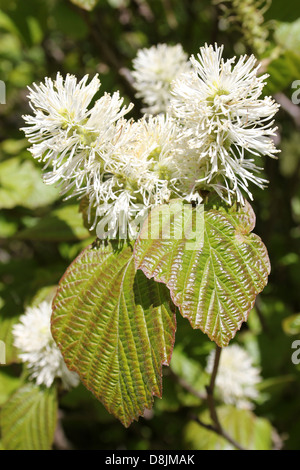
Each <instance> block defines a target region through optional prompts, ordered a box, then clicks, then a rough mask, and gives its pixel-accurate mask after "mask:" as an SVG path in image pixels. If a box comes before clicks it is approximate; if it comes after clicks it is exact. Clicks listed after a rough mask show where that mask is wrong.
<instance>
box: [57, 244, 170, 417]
mask: <svg viewBox="0 0 300 470" xmlns="http://www.w3.org/2000/svg"><path fill="white" fill-rule="evenodd" d="M169 302H170V297H169V293H168V290H167V289H166V288H165V287H164V286H162V285H159V284H157V283H155V282H153V281H152V280H149V279H147V277H146V276H144V274H143V273H142V272H141V271H139V272H136V270H135V266H134V260H133V255H132V247H131V246H128V245H126V246H124V247H123V248H122V249H121V250H119V251H117V250H113V248H112V246H111V245H106V246H105V245H102V244H101V245H100V246H99V247H94V248H93V247H89V248H87V249H86V250H84V251H83V252H82V253H81V254H80V255H79V257H78V258H77V259H76V260H75V261H74V262H73V263H72V264H71V266H70V267H69V268H68V270H67V272H66V273H65V275H64V277H63V278H62V280H61V282H60V285H59V288H58V292H57V296H56V298H55V299H54V309H53V316H52V334H53V337H54V339H55V340H56V342H57V344H58V346H59V347H60V349H61V351H62V354H63V356H64V359H65V361H66V363H67V365H68V367H69V369H71V370H74V371H76V372H77V373H78V374H79V376H80V378H81V380H82V382H83V383H84V385H85V386H86V387H87V388H88V389H89V390H91V391H92V392H93V393H94V394H95V396H96V397H97V398H98V399H99V400H100V401H101V402H102V403H103V404H104V406H105V407H106V408H107V410H108V411H109V412H110V413H112V414H113V415H115V416H116V417H117V418H118V419H119V420H120V421H121V422H122V423H123V424H124V425H125V426H129V424H130V423H131V422H132V421H133V420H134V419H137V418H138V416H140V415H142V414H143V413H144V410H145V409H146V408H150V407H151V406H152V402H153V396H154V395H155V396H161V393H162V384H161V382H162V378H161V375H162V364H165V365H167V364H169V362H170V359H171V354H172V349H173V344H174V335H175V327H176V323H175V314H174V312H172V310H171V308H170V303H169Z"/></svg>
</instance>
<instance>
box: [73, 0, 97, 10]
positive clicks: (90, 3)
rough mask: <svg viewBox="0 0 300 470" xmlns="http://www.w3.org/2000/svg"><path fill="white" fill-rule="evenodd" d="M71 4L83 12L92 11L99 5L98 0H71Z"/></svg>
mask: <svg viewBox="0 0 300 470" xmlns="http://www.w3.org/2000/svg"><path fill="white" fill-rule="evenodd" d="M71 2H72V3H74V5H77V6H78V7H80V8H83V10H87V11H91V10H93V8H95V6H96V5H97V3H98V0H71Z"/></svg>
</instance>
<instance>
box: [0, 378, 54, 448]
mask: <svg viewBox="0 0 300 470" xmlns="http://www.w3.org/2000/svg"><path fill="white" fill-rule="evenodd" d="M56 415H57V399H56V390H55V388H54V387H53V388H49V389H48V388H44V387H38V386H37V385H35V384H34V383H28V384H26V385H24V386H23V387H21V388H20V389H18V390H17V391H16V392H15V393H14V394H13V395H12V396H11V398H10V399H9V400H8V401H7V402H6V403H5V405H4V406H3V407H2V409H1V415H0V416H1V433H2V444H3V447H4V448H5V449H6V450H49V449H51V446H52V441H53V436H54V431H55V426H56Z"/></svg>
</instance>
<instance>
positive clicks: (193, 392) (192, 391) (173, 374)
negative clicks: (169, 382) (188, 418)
mask: <svg viewBox="0 0 300 470" xmlns="http://www.w3.org/2000/svg"><path fill="white" fill-rule="evenodd" d="M168 372H169V375H170V376H171V377H172V378H173V379H174V380H175V382H177V383H178V384H179V385H181V387H182V388H184V389H185V390H186V391H187V392H189V393H190V394H191V395H193V396H194V397H196V398H199V400H205V401H206V400H207V396H206V395H205V394H203V393H201V392H199V391H198V390H196V389H195V388H194V387H192V386H191V385H190V384H189V383H187V382H186V381H185V380H184V379H183V378H182V377H179V375H177V374H176V372H174V371H173V369H172V368H171V367H169V369H168Z"/></svg>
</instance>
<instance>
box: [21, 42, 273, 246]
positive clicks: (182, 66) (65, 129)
mask: <svg viewBox="0 0 300 470" xmlns="http://www.w3.org/2000/svg"><path fill="white" fill-rule="evenodd" d="M222 53H223V47H217V46H215V47H212V46H205V47H203V48H201V49H200V53H199V54H198V56H197V59H196V58H195V57H194V56H192V57H191V58H190V61H189V62H188V61H187V57H186V54H185V53H184V52H183V50H182V47H181V46H179V45H177V46H167V45H166V44H159V45H158V46H153V47H152V48H150V49H146V50H144V49H143V50H141V51H140V52H139V53H138V55H137V57H136V60H135V62H134V64H135V70H134V71H133V76H134V77H135V80H136V86H137V90H138V93H139V94H140V96H141V97H143V99H144V101H145V103H146V104H147V106H148V108H147V110H148V114H146V115H145V116H143V117H142V118H141V119H139V120H138V121H133V120H132V119H131V120H128V119H127V118H126V115H127V113H128V112H129V111H130V110H131V108H132V106H133V105H132V104H129V106H124V104H123V99H122V98H121V97H120V95H119V93H118V92H115V93H114V94H113V95H110V94H109V93H104V95H103V96H101V97H100V98H99V99H98V100H97V101H95V103H94V104H93V105H92V104H91V103H92V102H93V101H94V98H95V95H96V93H97V92H98V90H99V88H100V80H99V79H98V77H97V76H95V77H94V78H93V79H92V80H91V81H90V82H89V83H88V76H85V77H84V78H83V79H82V80H81V81H79V82H78V81H77V79H76V78H75V77H74V76H72V75H67V76H66V78H65V79H63V78H62V76H61V75H60V74H59V73H58V74H57V76H56V79H55V80H54V81H53V80H52V79H50V78H46V79H45V82H44V83H41V84H40V85H36V84H34V85H33V87H31V88H30V94H29V99H30V106H31V108H32V110H33V115H28V116H25V117H24V119H25V123H26V127H25V128H24V129H23V130H24V132H25V135H26V136H27V138H28V140H29V142H30V143H31V144H32V147H31V148H30V151H31V152H32V155H33V157H34V158H37V159H38V160H39V161H43V162H44V163H45V169H47V172H46V173H45V174H44V180H45V182H46V183H48V184H51V183H53V184H57V185H60V187H61V192H62V194H67V197H71V196H78V197H85V198H86V199H87V201H88V220H89V223H90V226H91V227H95V226H96V223H97V222H98V221H99V218H101V221H100V224H101V226H100V228H99V236H100V237H101V236H102V235H103V234H104V233H105V234H106V236H107V235H108V236H110V237H113V238H114V237H116V236H117V234H119V235H120V234H121V238H124V236H126V234H127V235H129V237H132V236H134V234H136V228H138V227H133V226H132V225H131V224H132V222H134V221H135V219H136V217H137V216H138V217H140V216H142V215H145V214H146V211H147V210H149V209H150V208H151V207H153V206H155V205H157V204H161V203H167V202H169V200H170V199H171V198H173V197H179V198H182V199H186V200H188V201H196V202H201V200H202V198H201V190H205V191H207V190H208V191H216V192H217V193H218V194H219V195H220V197H222V198H223V199H225V200H226V201H227V202H228V203H231V202H232V201H233V199H234V198H235V197H237V200H238V201H239V202H243V194H244V193H246V194H248V196H249V197H250V198H252V195H251V192H250V190H249V187H248V186H249V182H251V183H254V184H257V185H258V186H260V187H264V185H265V181H264V180H263V179H262V178H261V177H260V176H258V172H259V170H260V169H259V168H258V167H257V166H256V165H255V163H254V160H253V156H255V157H257V156H261V155H268V156H271V157H272V156H274V155H275V154H276V152H277V150H276V149H275V146H274V143H273V139H272V138H273V136H274V134H275V131H276V129H275V128H274V127H273V122H272V117H273V116H274V114H275V113H276V111H277V109H278V106H277V104H275V102H274V101H273V100H272V99H271V98H269V97H266V98H264V99H261V98H260V95H261V92H262V89H263V86H264V83H265V77H266V76H265V75H264V76H262V77H258V76H257V68H258V67H257V66H256V59H255V58H254V56H251V57H249V58H247V57H246V56H243V57H241V58H240V59H239V60H238V61H237V62H236V63H235V58H233V59H229V60H224V59H222ZM171 82H172V86H171ZM171 89H172V91H171ZM171 93H172V99H171ZM166 108H168V112H167V113H165V112H164V111H166ZM155 113H157V115H155V116H154V114H155ZM133 225H134V224H133Z"/></svg>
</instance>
